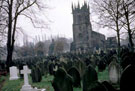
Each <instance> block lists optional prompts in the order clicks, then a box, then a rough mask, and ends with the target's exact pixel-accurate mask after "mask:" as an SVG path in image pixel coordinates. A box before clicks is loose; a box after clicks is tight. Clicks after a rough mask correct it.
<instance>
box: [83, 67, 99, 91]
mask: <svg viewBox="0 0 135 91" xmlns="http://www.w3.org/2000/svg"><path fill="white" fill-rule="evenodd" d="M97 80H98V77H97V72H96V70H95V69H94V68H93V67H92V66H91V65H89V66H88V67H87V69H86V71H85V73H84V75H83V81H82V82H83V91H91V89H92V87H93V86H92V85H93V83H94V82H95V81H97Z"/></svg>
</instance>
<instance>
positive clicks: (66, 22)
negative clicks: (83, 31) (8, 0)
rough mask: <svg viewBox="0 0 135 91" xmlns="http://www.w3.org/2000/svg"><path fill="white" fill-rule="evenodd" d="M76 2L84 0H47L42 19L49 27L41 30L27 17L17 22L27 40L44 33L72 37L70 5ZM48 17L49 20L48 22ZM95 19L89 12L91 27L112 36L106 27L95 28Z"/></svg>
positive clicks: (47, 36)
mask: <svg viewBox="0 0 135 91" xmlns="http://www.w3.org/2000/svg"><path fill="white" fill-rule="evenodd" d="M44 1H46V0H44ZM85 1H87V2H88V3H91V2H92V0H85ZM89 1H91V2H89ZM78 2H79V3H80V4H83V3H84V0H47V5H48V7H49V9H48V10H45V11H44V14H45V16H46V17H43V19H44V20H45V21H47V23H48V24H49V27H50V29H43V30H42V31H41V30H40V29H34V28H33V27H32V24H31V23H30V21H29V20H27V19H19V23H18V24H19V25H20V26H22V28H23V30H24V33H25V34H27V35H28V37H29V41H33V38H35V36H37V35H40V36H42V35H46V38H49V37H50V36H51V35H52V36H56V35H59V36H65V37H66V38H72V37H73V32H72V24H73V18H72V8H71V6H72V3H74V4H76V5H77V4H78ZM90 8H91V11H92V7H91V5H90ZM48 19H49V20H50V21H51V22H49V20H48ZM96 20H97V15H96V14H91V22H92V27H93V30H94V31H97V32H100V33H102V34H105V35H106V36H107V37H108V36H114V34H113V33H112V32H111V33H110V32H108V31H107V30H106V29H99V28H97V26H96V25H95V24H94V22H93V21H96ZM19 36H20V35H19ZM20 37H21V36H20ZM21 39H22V38H21Z"/></svg>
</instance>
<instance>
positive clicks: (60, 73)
mask: <svg viewBox="0 0 135 91" xmlns="http://www.w3.org/2000/svg"><path fill="white" fill-rule="evenodd" d="M52 86H53V88H54V91H73V87H72V78H71V77H70V76H69V75H67V73H66V71H65V70H64V69H62V68H59V69H58V70H57V72H56V74H55V77H54V79H53V82H52Z"/></svg>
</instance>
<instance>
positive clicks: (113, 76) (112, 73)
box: [108, 60, 121, 84]
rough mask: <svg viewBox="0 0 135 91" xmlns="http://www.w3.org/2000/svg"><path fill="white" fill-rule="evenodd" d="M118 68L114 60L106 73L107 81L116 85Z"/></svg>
mask: <svg viewBox="0 0 135 91" xmlns="http://www.w3.org/2000/svg"><path fill="white" fill-rule="evenodd" d="M120 69H121V68H120V66H119V64H118V63H117V62H116V60H113V61H112V62H111V63H110V64H109V67H108V73H109V80H110V82H111V83H112V84H117V83H118V82H119V79H120V71H121V70H120Z"/></svg>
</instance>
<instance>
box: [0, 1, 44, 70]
mask: <svg viewBox="0 0 135 91" xmlns="http://www.w3.org/2000/svg"><path fill="white" fill-rule="evenodd" d="M40 1H41V0H1V2H2V4H1V6H0V8H1V11H2V12H1V13H2V14H3V15H4V17H5V18H4V19H5V20H2V22H3V21H4V22H6V26H7V61H6V63H7V68H9V67H10V66H11V63H12V55H13V50H14V43H15V34H16V31H17V29H18V28H17V20H18V17H19V16H20V15H24V16H25V17H27V18H29V19H30V20H31V22H32V23H33V25H34V26H35V27H36V24H35V23H38V24H39V23H41V22H39V21H37V20H34V18H35V17H36V15H35V14H36V13H37V12H36V10H34V8H36V9H38V10H42V9H43V8H44V7H43V5H41V4H42V3H40ZM33 16H34V18H33ZM36 18H37V17H36Z"/></svg>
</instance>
